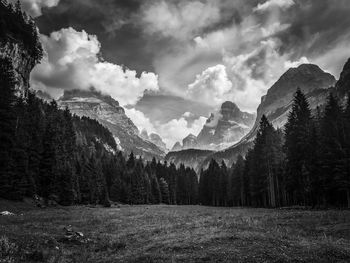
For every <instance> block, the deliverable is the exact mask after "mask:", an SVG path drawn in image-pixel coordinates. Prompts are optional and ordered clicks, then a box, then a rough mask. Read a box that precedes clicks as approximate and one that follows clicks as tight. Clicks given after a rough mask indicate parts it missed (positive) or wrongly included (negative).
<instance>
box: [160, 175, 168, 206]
mask: <svg viewBox="0 0 350 263" xmlns="http://www.w3.org/2000/svg"><path fill="white" fill-rule="evenodd" d="M159 188H160V192H161V194H162V202H163V203H164V204H170V198H169V186H168V184H167V182H166V181H165V179H164V178H163V177H161V178H160V179H159Z"/></svg>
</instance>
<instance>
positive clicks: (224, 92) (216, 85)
mask: <svg viewBox="0 0 350 263" xmlns="http://www.w3.org/2000/svg"><path fill="white" fill-rule="evenodd" d="M231 88H232V83H231V81H230V80H229V79H228V77H227V73H226V68H225V66H224V65H216V66H214V67H210V68H207V69H206V70H204V71H203V72H202V73H201V74H198V75H197V76H196V80H195V81H194V82H193V83H192V84H190V85H189V86H188V90H187V95H188V96H189V97H190V98H192V99H196V100H199V101H201V102H203V103H206V104H209V105H215V106H216V105H219V104H221V103H222V102H224V100H227V96H229V95H231V94H230V91H231Z"/></svg>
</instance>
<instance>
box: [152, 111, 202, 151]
mask: <svg viewBox="0 0 350 263" xmlns="http://www.w3.org/2000/svg"><path fill="white" fill-rule="evenodd" d="M205 122H206V118H205V117H200V118H198V119H197V120H195V121H194V122H193V123H192V124H189V123H188V122H187V121H186V119H185V118H184V117H181V118H180V119H173V120H171V121H169V122H168V123H166V124H164V125H161V126H159V128H158V134H160V136H161V137H162V138H163V140H164V142H165V143H166V145H167V147H168V148H169V149H171V147H172V146H173V145H174V144H175V143H176V142H178V141H180V142H181V141H182V139H183V138H185V137H186V136H187V135H189V134H195V135H198V134H199V132H200V131H201V130H202V128H203V125H204V124H205Z"/></svg>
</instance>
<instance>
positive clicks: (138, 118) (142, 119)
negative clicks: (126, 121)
mask: <svg viewBox="0 0 350 263" xmlns="http://www.w3.org/2000/svg"><path fill="white" fill-rule="evenodd" d="M125 114H126V115H127V116H128V117H129V118H130V119H131V120H132V121H133V123H134V124H135V125H136V127H137V128H138V129H139V131H142V130H146V131H147V133H154V132H156V128H155V127H154V126H153V124H152V123H151V121H150V119H148V118H147V117H146V116H145V114H144V113H143V112H141V111H138V110H136V109H134V108H131V109H127V108H126V109H125Z"/></svg>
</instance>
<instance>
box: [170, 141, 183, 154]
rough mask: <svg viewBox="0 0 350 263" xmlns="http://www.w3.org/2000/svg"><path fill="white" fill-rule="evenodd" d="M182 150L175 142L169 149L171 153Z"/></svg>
mask: <svg viewBox="0 0 350 263" xmlns="http://www.w3.org/2000/svg"><path fill="white" fill-rule="evenodd" d="M181 150H182V145H181V144H180V143H179V142H176V143H175V144H174V146H173V148H171V151H172V152H177V151H181Z"/></svg>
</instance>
